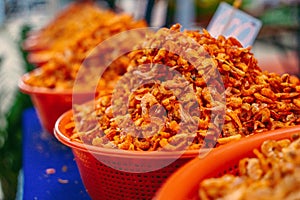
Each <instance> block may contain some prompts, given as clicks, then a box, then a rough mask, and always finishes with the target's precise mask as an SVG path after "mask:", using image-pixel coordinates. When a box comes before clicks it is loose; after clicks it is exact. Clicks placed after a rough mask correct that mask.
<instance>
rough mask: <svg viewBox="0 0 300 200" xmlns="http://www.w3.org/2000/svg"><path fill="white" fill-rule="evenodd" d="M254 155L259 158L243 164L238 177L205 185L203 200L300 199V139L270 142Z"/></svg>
mask: <svg viewBox="0 0 300 200" xmlns="http://www.w3.org/2000/svg"><path fill="white" fill-rule="evenodd" d="M253 152H254V154H255V157H247V158H244V159H242V160H240V161H239V168H238V169H239V174H238V175H237V176H235V175H231V174H226V175H223V176H222V177H219V178H209V179H205V180H204V181H202V182H201V184H200V188H199V197H200V199H201V200H208V199H220V200H222V199H232V200H236V199H239V200H247V199H249V200H250V199H278V200H279V199H291V200H292V199H299V198H300V189H299V185H300V139H299V137H298V139H297V138H295V139H294V140H290V139H284V140H279V141H275V140H267V141H265V142H264V143H263V144H262V145H261V147H260V149H255V150H254V151H253Z"/></svg>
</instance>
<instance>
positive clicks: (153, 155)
mask: <svg viewBox="0 0 300 200" xmlns="http://www.w3.org/2000/svg"><path fill="white" fill-rule="evenodd" d="M72 114H73V110H72V109H71V110H69V111H67V112H65V113H63V114H62V115H61V116H60V117H59V118H58V119H57V121H56V123H55V127H54V136H55V137H56V138H57V139H58V140H59V141H60V142H61V143H63V144H64V145H66V146H68V147H70V148H72V149H77V150H80V151H85V152H89V153H92V154H95V155H104V156H111V157H112V156H113V157H122V158H126V157H127V158H133V159H158V160H160V159H168V158H179V157H180V158H193V157H196V156H198V155H202V154H206V153H208V152H209V151H210V149H200V150H185V151H172V152H170V151H151V152H149V151H148V152H147V151H128V150H120V149H109V148H103V147H97V146H93V145H86V144H82V143H80V142H76V141H73V140H71V139H70V138H69V137H68V136H66V135H65V134H64V131H63V126H64V125H65V123H66V122H67V121H70V118H71V116H72Z"/></svg>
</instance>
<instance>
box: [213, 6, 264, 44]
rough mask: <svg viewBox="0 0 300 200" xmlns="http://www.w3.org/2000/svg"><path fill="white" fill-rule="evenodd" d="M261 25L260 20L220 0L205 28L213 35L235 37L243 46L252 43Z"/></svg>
mask: <svg viewBox="0 0 300 200" xmlns="http://www.w3.org/2000/svg"><path fill="white" fill-rule="evenodd" d="M261 26H262V22H261V21H260V20H258V19H256V18H254V17H252V16H250V15H248V14H247V13H245V12H243V11H241V10H238V9H237V8H234V7H232V6H231V5H229V4H228V3H225V2H221V3H220V5H219V7H218V9H217V10H216V13H215V14H214V16H213V17H212V19H211V21H210V23H209V25H208V26H207V30H208V31H209V33H210V34H211V35H212V36H214V37H218V36H219V35H223V36H225V37H229V36H232V37H235V38H236V39H238V40H239V41H240V43H241V44H242V45H243V46H244V47H247V46H251V45H253V43H254V41H255V38H256V36H257V34H258V32H259V30H260V28H261Z"/></svg>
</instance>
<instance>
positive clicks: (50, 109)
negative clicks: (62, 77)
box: [18, 68, 87, 135]
mask: <svg viewBox="0 0 300 200" xmlns="http://www.w3.org/2000/svg"><path fill="white" fill-rule="evenodd" d="M38 73H41V69H39V68H37V69H34V70H33V71H31V72H29V73H26V74H24V75H23V76H22V77H21V79H20V81H19V83H18V87H19V89H20V91H21V92H23V93H25V94H28V95H29V96H30V98H31V100H32V102H33V105H34V107H35V108H36V110H37V114H38V116H39V120H40V122H41V124H42V126H43V128H45V130H46V131H48V132H49V133H50V134H52V135H53V130H54V125H55V122H56V120H57V119H58V118H59V117H60V116H61V115H62V114H63V113H64V112H66V111H68V110H70V109H71V108H72V98H73V97H74V94H73V91H72V89H68V90H58V89H50V88H43V87H34V86H31V85H28V84H26V79H28V78H29V77H30V76H32V75H35V74H38ZM86 94H87V93H78V94H76V95H77V96H78V98H77V99H78V102H79V101H81V102H82V103H83V102H85V101H86V96H87V95H86ZM77 96H76V97H77Z"/></svg>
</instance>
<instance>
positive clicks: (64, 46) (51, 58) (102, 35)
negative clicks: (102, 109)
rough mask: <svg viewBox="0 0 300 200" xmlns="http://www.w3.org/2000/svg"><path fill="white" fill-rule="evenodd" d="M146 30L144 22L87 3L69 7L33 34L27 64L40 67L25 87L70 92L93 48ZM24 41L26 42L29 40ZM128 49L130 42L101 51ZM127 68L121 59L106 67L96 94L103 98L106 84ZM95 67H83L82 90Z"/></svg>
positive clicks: (127, 63)
mask: <svg viewBox="0 0 300 200" xmlns="http://www.w3.org/2000/svg"><path fill="white" fill-rule="evenodd" d="M146 26H147V24H146V22H145V21H144V20H134V19H133V17H132V16H130V15H129V14H126V13H123V14H117V13H115V12H113V11H110V10H104V9H102V8H100V7H98V6H97V5H96V4H93V3H91V2H76V3H72V4H71V5H70V6H69V7H67V8H66V9H64V10H63V11H62V12H61V13H60V14H59V15H58V16H57V17H56V18H55V19H54V20H53V21H52V22H51V23H49V24H48V25H47V26H46V27H44V28H43V29H42V30H40V31H38V32H37V33H35V34H34V37H33V38H34V39H33V40H35V41H34V43H35V44H36V48H37V49H39V50H36V51H32V52H30V54H29V60H30V61H32V62H33V63H35V62H38V63H40V64H41V66H40V72H39V73H38V74H32V76H30V77H29V79H28V80H26V83H27V84H29V85H32V86H37V87H45V88H53V89H60V90H67V89H72V88H73V85H74V81H75V79H76V77H77V74H78V71H79V70H80V68H84V67H83V65H84V62H85V59H86V58H88V57H89V55H90V53H91V52H93V53H94V54H96V53H95V52H94V51H95V50H94V49H95V48H96V47H97V45H99V44H101V42H103V41H104V40H106V39H108V38H110V37H112V36H113V35H116V34H118V33H120V32H123V31H126V30H131V29H135V28H142V27H146ZM137 37H141V36H139V35H137ZM28 40H29V41H28V42H30V37H29V39H28ZM130 47H131V43H130V41H123V42H122V43H118V44H111V45H110V46H107V48H106V49H105V50H103V51H106V52H112V54H113V53H114V49H119V50H120V51H126V50H127V49H130ZM31 48H34V47H31ZM98 54H101V52H98ZM107 59H108V58H107ZM94 64H95V65H97V67H98V68H99V67H100V68H101V67H106V66H102V65H101V62H98V63H94ZM128 65H129V59H128V57H127V56H125V55H121V56H120V57H119V58H118V59H116V60H115V61H114V62H113V63H112V64H110V66H109V68H108V70H106V71H105V74H104V75H103V78H102V79H101V80H100V81H101V84H99V87H100V88H99V92H100V93H103V94H105V93H106V90H109V89H108V88H110V90H111V87H112V86H110V83H113V82H116V81H117V79H118V78H119V76H120V75H122V74H123V73H124V72H126V68H127V67H128ZM97 67H95V66H94V67H86V66H85V69H84V70H86V77H85V79H86V81H85V82H86V84H85V88H83V89H85V90H88V89H93V88H90V87H89V86H88V84H89V80H90V79H92V78H96V77H95V76H94V74H95V73H97V72H95V71H93V70H91V68H92V69H95V68H97ZM98 68H97V69H98Z"/></svg>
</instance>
